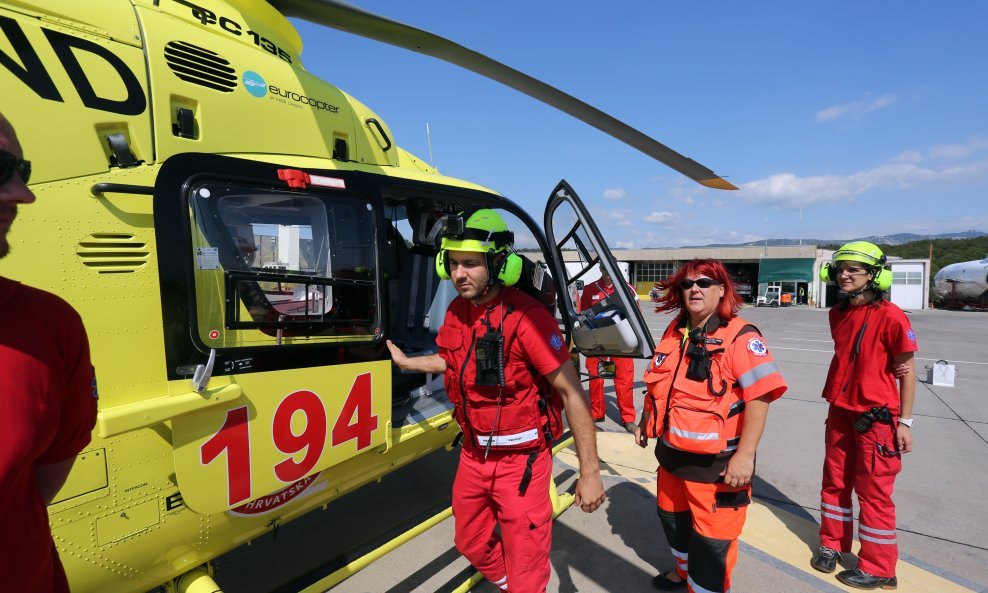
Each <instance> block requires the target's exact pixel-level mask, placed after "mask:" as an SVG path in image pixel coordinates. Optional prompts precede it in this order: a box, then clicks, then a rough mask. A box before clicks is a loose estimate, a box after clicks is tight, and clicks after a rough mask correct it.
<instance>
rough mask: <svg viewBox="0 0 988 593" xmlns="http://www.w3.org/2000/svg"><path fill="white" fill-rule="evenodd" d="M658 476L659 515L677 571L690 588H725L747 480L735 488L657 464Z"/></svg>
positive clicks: (700, 592) (715, 592) (707, 592)
mask: <svg viewBox="0 0 988 593" xmlns="http://www.w3.org/2000/svg"><path fill="white" fill-rule="evenodd" d="M658 480H659V481H658V507H659V510H658V512H659V520H660V521H661V522H662V530H663V531H664V532H665V534H666V539H667V540H668V541H669V546H670V547H671V548H672V555H673V557H674V558H675V559H676V573H677V574H679V576H680V577H681V578H683V579H685V580H686V584H687V586H688V588H689V591H690V592H691V593H724V592H726V591H730V590H731V571H732V570H734V565H735V564H737V561H738V537H739V536H740V535H741V528H742V527H744V520H745V518H746V517H747V515H748V504H749V503H750V501H751V485H750V484H749V485H748V486H746V487H745V488H741V489H738V488H731V487H729V486H727V485H725V484H724V483H722V482H721V483H717V484H704V483H701V482H690V481H688V480H683V479H682V478H678V477H676V476H674V475H672V474H671V473H669V472H667V471H666V470H664V469H662V468H661V467H660V468H659V478H658Z"/></svg>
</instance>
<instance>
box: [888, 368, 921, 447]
mask: <svg viewBox="0 0 988 593" xmlns="http://www.w3.org/2000/svg"><path fill="white" fill-rule="evenodd" d="M914 357H915V353H914V352H903V353H902V354H896V355H895V356H894V357H893V359H892V360H893V361H894V362H895V365H896V366H898V367H903V368H904V369H905V372H904V373H903V374H901V375H896V376H897V377H898V379H899V417H900V418H912V417H913V402H914V401H916V366H915V362H916V361H915V359H914ZM895 438H896V444H897V445H898V446H899V452H901V453H909V452H910V451H912V450H913V429H912V428H911V427H909V426H906V425H905V424H899V425H898V426H896V428H895Z"/></svg>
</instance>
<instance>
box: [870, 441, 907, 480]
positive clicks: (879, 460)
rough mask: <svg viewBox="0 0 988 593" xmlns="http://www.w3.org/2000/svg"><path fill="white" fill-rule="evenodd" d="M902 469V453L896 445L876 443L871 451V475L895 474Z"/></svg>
mask: <svg viewBox="0 0 988 593" xmlns="http://www.w3.org/2000/svg"><path fill="white" fill-rule="evenodd" d="M901 470H902V455H900V454H899V453H896V451H895V447H892V446H886V445H881V444H879V443H875V446H874V447H873V448H872V452H871V475H873V476H876V477H881V476H894V475H896V474H898V473H899V472H900V471H901Z"/></svg>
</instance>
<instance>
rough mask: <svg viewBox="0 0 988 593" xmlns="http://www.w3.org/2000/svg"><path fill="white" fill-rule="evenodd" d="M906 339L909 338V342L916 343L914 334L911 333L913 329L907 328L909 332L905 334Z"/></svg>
mask: <svg viewBox="0 0 988 593" xmlns="http://www.w3.org/2000/svg"><path fill="white" fill-rule="evenodd" d="M906 337H907V338H909V341H910V342H915V341H916V332H914V331H913V328H911V327H910V328H909V331H907V332H906Z"/></svg>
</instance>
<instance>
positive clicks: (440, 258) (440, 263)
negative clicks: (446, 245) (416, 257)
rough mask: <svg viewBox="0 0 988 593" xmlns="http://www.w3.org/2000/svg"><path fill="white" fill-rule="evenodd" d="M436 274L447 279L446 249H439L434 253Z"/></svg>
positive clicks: (447, 261) (447, 262)
mask: <svg viewBox="0 0 988 593" xmlns="http://www.w3.org/2000/svg"><path fill="white" fill-rule="evenodd" d="M436 276H439V278H440V279H442V280H449V278H450V276H449V260H448V259H446V250H445V249H440V250H439V253H438V254H437V255H436Z"/></svg>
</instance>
